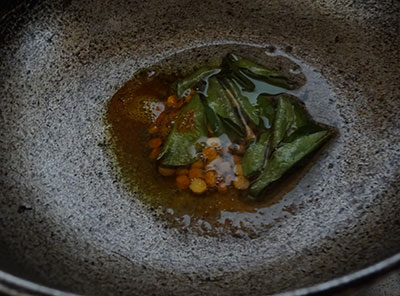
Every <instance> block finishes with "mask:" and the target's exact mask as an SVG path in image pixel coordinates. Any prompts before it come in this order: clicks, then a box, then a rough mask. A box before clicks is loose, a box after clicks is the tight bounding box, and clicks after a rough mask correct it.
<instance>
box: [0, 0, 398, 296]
mask: <svg viewBox="0 0 400 296" xmlns="http://www.w3.org/2000/svg"><path fill="white" fill-rule="evenodd" d="M3 2H4V1H3ZM7 3H8V2H7V1H5V2H4V4H2V5H3V6H4V7H2V12H1V13H2V19H1V26H0V33H1V43H0V115H1V116H0V270H2V271H1V272H0V288H1V289H3V290H6V289H8V291H11V290H14V291H15V290H19V289H22V290H24V293H27V294H42V293H43V294H52V293H53V294H57V293H59V292H55V290H48V289H47V288H45V287H50V288H54V289H59V290H62V291H67V292H72V293H78V294H90V295H132V294H143V293H145V294H146V293H152V294H156V295H168V294H170V295H172V294H174V295H175V294H186V295H199V294H209V295H240V294H242V295H243V294H253V295H261V294H262V295H266V294H273V293H279V292H283V291H290V290H295V289H299V288H303V287H310V286H315V285H318V284H320V283H323V282H326V281H330V280H333V279H335V278H339V280H338V281H333V282H330V283H331V285H339V284H340V283H341V282H344V281H350V280H352V279H353V278H354V276H353V277H352V276H351V274H353V273H354V272H356V271H358V270H360V269H363V268H367V267H368V266H371V265H374V264H376V263H378V262H380V261H381V260H384V259H387V258H389V257H391V256H394V255H395V254H397V253H398V252H399V251H400V196H399V195H400V194H399V189H400V181H399V172H400V170H399V166H400V120H399V118H400V86H399V81H400V74H399V68H400V64H399V61H400V53H399V48H400V37H399V36H400V35H399V26H400V23H399V13H400V10H399V9H400V5H399V2H396V1H352V2H347V1H330V0H326V1H311V0H310V1H309V0H301V1H295V2H294V1H258V0H256V1H171V0H166V1H152V0H151V1H124V0H117V1H95V0H86V1H30V2H20V3H19V4H18V5H17V6H16V7H14V8H11V6H12V5H8V4H7ZM271 45H273V46H274V47H275V48H277V49H276V50H275V51H274V53H275V54H277V55H282V54H284V55H287V56H288V57H289V58H291V59H292V61H295V62H296V61H297V63H298V64H299V65H300V66H301V69H302V71H303V72H304V73H305V74H306V76H307V75H308V77H311V80H310V81H311V82H312V85H310V88H309V91H310V93H309V95H308V96H307V100H306V104H307V107H308V108H309V110H310V112H311V114H312V115H313V116H314V117H315V118H316V119H317V120H320V121H322V122H325V123H327V124H330V125H334V126H336V127H337V128H338V129H339V132H340V136H339V137H338V138H337V139H336V141H335V142H334V143H333V144H332V145H331V146H330V147H329V149H328V150H326V151H325V152H324V153H322V155H321V157H320V159H319V160H318V161H317V163H316V164H315V165H314V167H313V168H312V169H311V170H310V171H309V172H308V174H307V175H306V176H305V177H304V178H303V180H302V181H301V182H300V184H299V185H298V186H297V187H296V188H295V190H293V191H292V192H290V193H289V194H288V195H287V196H285V198H286V199H293V200H297V201H298V206H297V209H296V211H294V212H290V213H285V214H284V215H281V216H280V217H281V218H280V219H278V220H276V221H275V222H274V223H273V224H271V227H270V229H268V231H263V232H260V233H258V235H257V236H256V237H253V238H246V237H232V236H229V235H219V236H215V237H208V236H202V235H195V234H190V233H182V232H180V231H177V230H176V229H174V228H170V227H166V226H165V225H164V224H163V222H162V221H161V220H160V219H158V218H157V217H156V216H155V213H154V211H151V210H149V209H147V208H146V207H144V206H143V205H142V203H141V202H140V201H139V200H138V199H137V198H136V197H135V195H134V194H133V193H130V192H128V191H127V190H126V189H125V187H124V186H123V184H122V183H121V182H120V180H119V179H118V176H117V174H116V173H115V170H114V168H113V166H112V163H111V161H110V157H109V147H108V141H107V132H106V130H107V127H106V125H105V123H104V120H103V115H104V113H105V111H106V104H107V102H108V100H109V99H110V97H111V96H112V95H113V94H114V93H115V92H116V90H117V89H118V88H119V87H120V86H122V85H123V84H124V82H125V81H127V80H129V79H130V78H131V77H132V75H133V73H134V72H135V71H136V70H137V69H139V68H140V67H143V66H151V65H153V64H157V63H158V64H160V63H161V64H163V63H164V64H166V65H167V64H168V63H171V61H172V62H173V61H175V60H180V59H183V60H184V59H186V60H187V61H203V60H205V59H207V57H212V56H214V55H218V54H221V53H223V52H224V51H231V50H232V51H234V50H239V51H240V50H242V51H244V52H246V51H248V52H249V53H261V54H264V53H265V52H268V53H269V54H271V47H270V46H271ZM311 82H310V83H311ZM274 211H275V212H274ZM272 212H274V214H277V215H278V214H279V213H278V212H282V209H280V208H279V207H276V208H275V209H274V210H273V211H272V210H271V215H272ZM398 261H399V258H398V257H392V259H391V263H390V264H394V265H395V264H396V263H398ZM387 264H388V263H387V262H386V263H383V265H382V264H381V265H380V267H379V268H377V267H374V268H372V269H368V270H367V271H366V273H374V272H375V271H376V270H377V269H380V268H386V267H388V265H387ZM391 266H392V265H391ZM349 274H350V276H346V275H349ZM11 275H13V276H11ZM353 275H354V274H353ZM343 276H345V277H344V278H343ZM358 276H361V274H358ZM20 279H25V280H29V281H30V283H28V282H24V281H21V280H20ZM36 284H39V285H36ZM21 287H23V288H21ZM315 287H316V288H315V289H317V290H319V289H322V290H323V289H325V288H326V286H315ZM34 291H36V292H34ZM38 291H41V292H38ZM16 293H17V292H16Z"/></svg>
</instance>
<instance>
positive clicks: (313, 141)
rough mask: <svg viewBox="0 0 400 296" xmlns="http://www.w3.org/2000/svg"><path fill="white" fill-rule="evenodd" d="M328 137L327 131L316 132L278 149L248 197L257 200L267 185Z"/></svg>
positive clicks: (251, 188)
mask: <svg viewBox="0 0 400 296" xmlns="http://www.w3.org/2000/svg"><path fill="white" fill-rule="evenodd" d="M329 135H330V133H329V132H328V131H321V132H316V133H313V134H311V135H306V136H302V137H300V138H297V139H296V140H294V141H293V142H291V143H289V144H285V145H283V146H281V147H279V148H278V149H277V150H276V151H275V152H274V153H273V154H272V155H271V158H270V160H269V161H268V164H267V166H266V167H265V168H264V169H263V171H262V172H261V175H260V176H259V177H258V178H257V179H256V180H255V182H254V183H253V184H252V185H251V187H250V195H251V196H253V197H254V198H257V196H259V194H260V193H261V192H262V191H263V190H264V189H265V188H266V187H267V186H268V185H269V184H271V183H272V182H274V181H276V180H278V179H279V178H280V177H282V175H283V174H284V173H285V172H287V171H288V170H289V169H290V168H291V167H292V166H293V165H295V164H296V163H297V162H298V161H299V160H301V159H302V158H303V157H305V156H306V155H308V154H309V153H311V152H312V151H314V150H315V149H317V148H318V147H320V146H321V145H322V144H323V143H324V142H325V140H326V139H327V138H328V137H329Z"/></svg>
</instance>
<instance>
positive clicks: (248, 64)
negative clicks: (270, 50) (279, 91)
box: [230, 54, 293, 89]
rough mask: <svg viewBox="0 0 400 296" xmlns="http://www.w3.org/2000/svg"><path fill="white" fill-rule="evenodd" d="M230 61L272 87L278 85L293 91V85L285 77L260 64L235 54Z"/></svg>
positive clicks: (231, 55)
mask: <svg viewBox="0 0 400 296" xmlns="http://www.w3.org/2000/svg"><path fill="white" fill-rule="evenodd" d="M230 60H232V61H233V63H234V65H235V66H236V67H238V68H240V69H241V70H242V71H243V72H244V73H245V74H247V75H249V76H253V77H255V78H257V79H262V80H264V81H266V82H268V83H270V84H272V85H276V86H279V87H282V88H285V89H293V86H292V83H291V82H290V81H289V80H288V79H287V78H286V77H285V76H282V75H281V74H278V73H276V72H273V71H271V70H268V69H267V68H265V67H264V66H262V65H260V64H257V63H255V62H252V61H250V60H248V59H246V58H243V57H241V56H238V55H234V54H230Z"/></svg>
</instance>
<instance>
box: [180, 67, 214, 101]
mask: <svg viewBox="0 0 400 296" xmlns="http://www.w3.org/2000/svg"><path fill="white" fill-rule="evenodd" d="M220 71H221V69H219V68H216V67H201V68H199V69H197V70H196V71H194V72H193V73H192V74H190V75H189V76H188V77H186V78H185V79H183V80H181V81H179V82H178V84H177V87H176V94H177V95H178V98H181V97H182V95H183V94H184V92H185V91H186V90H188V89H191V88H194V87H195V86H196V85H197V84H199V83H200V82H201V81H202V80H207V79H208V78H209V77H211V76H213V75H216V74H218V73H219V72H220Z"/></svg>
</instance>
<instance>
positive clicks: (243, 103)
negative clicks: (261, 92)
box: [223, 79, 260, 126]
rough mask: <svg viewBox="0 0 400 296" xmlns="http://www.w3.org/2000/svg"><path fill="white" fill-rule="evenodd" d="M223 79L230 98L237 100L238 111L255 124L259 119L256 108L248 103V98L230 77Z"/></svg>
mask: <svg viewBox="0 0 400 296" xmlns="http://www.w3.org/2000/svg"><path fill="white" fill-rule="evenodd" d="M223 81H224V84H225V85H226V87H227V89H228V93H229V94H230V95H231V99H233V100H235V102H237V104H238V106H239V108H240V111H241V112H242V113H243V114H244V115H245V117H246V118H247V119H248V120H250V122H252V123H253V124H254V125H256V126H257V125H258V124H259V121H260V118H259V116H258V110H257V108H256V107H254V106H253V105H252V104H251V103H250V101H249V99H248V98H247V97H246V96H244V95H243V94H242V92H241V91H240V89H239V88H238V86H237V85H236V84H235V82H233V81H232V80H230V79H224V80H223Z"/></svg>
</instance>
